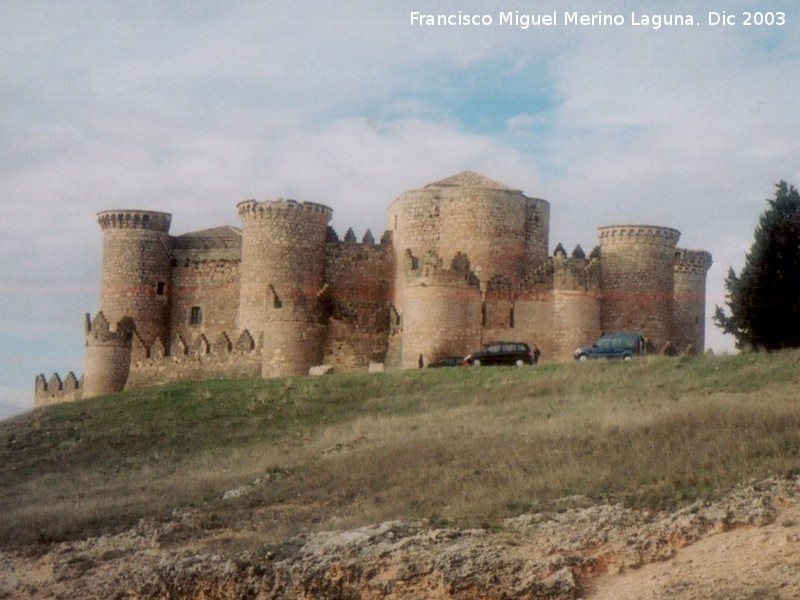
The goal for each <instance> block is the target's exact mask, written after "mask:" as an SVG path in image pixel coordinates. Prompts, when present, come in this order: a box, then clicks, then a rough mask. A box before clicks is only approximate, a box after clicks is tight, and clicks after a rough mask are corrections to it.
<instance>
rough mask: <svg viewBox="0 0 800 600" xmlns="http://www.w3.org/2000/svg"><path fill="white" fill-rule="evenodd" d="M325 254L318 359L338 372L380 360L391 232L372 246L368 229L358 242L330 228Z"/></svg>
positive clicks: (383, 346)
mask: <svg viewBox="0 0 800 600" xmlns="http://www.w3.org/2000/svg"><path fill="white" fill-rule="evenodd" d="M326 258H327V260H326V265H325V282H326V286H327V288H326V290H325V295H324V302H325V304H326V313H327V316H328V330H327V334H326V337H325V342H324V347H323V362H324V363H325V364H330V365H333V366H334V367H335V368H337V370H354V369H358V368H366V367H367V365H368V364H369V363H370V362H384V360H385V356H386V346H387V343H388V337H389V327H390V318H391V302H392V290H393V287H392V286H393V278H394V253H393V249H392V243H391V234H389V233H386V234H384V236H383V237H382V238H381V241H380V243H379V244H376V243H375V240H374V238H373V236H372V233H371V232H370V231H369V230H368V231H367V232H366V233H365V234H364V237H363V239H362V241H361V243H357V242H356V237H355V235H354V234H353V232H352V230H348V232H347V234H346V235H345V238H344V240H343V241H340V240H339V239H338V236H337V235H336V234H335V232H333V230H329V233H328V247H327V252H326Z"/></svg>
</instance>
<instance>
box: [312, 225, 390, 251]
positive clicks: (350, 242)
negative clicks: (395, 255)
mask: <svg viewBox="0 0 800 600" xmlns="http://www.w3.org/2000/svg"><path fill="white" fill-rule="evenodd" d="M326 240H327V242H328V244H338V245H342V246H344V245H346V246H362V247H367V248H369V247H371V246H390V245H391V243H392V232H391V231H384V232H383V235H382V236H381V239H380V240H379V241H378V242H377V243H376V241H375V236H374V235H373V234H372V230H370V229H367V230H366V231H365V232H364V235H363V236H362V237H361V241H360V242H359V241H358V236H356V233H355V231H353V228H352V227H348V229H347V231H346V232H345V234H344V238H340V237H339V234H338V233H337V232H336V230H335V229H334V228H333V227H331V226H330V225H328V229H327V232H326Z"/></svg>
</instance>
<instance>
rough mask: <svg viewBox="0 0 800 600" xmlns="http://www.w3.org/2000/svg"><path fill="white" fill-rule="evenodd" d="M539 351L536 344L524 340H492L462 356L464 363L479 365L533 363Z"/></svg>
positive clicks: (539, 353) (519, 365) (536, 360)
mask: <svg viewBox="0 0 800 600" xmlns="http://www.w3.org/2000/svg"><path fill="white" fill-rule="evenodd" d="M540 355H541V352H540V351H539V348H537V347H536V346H533V348H531V346H529V345H528V344H526V343H524V342H492V343H491V344H486V345H485V346H484V347H483V348H481V349H480V350H478V351H477V352H473V353H472V354H469V355H467V356H466V357H464V364H465V365H472V366H473V367H480V366H481V365H516V366H518V367H521V366H522V365H535V364H536V363H537V362H539V356H540Z"/></svg>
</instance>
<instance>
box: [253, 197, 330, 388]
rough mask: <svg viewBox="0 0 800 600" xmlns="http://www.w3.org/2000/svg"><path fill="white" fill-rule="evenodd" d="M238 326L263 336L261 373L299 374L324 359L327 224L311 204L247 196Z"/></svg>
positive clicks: (322, 209)
mask: <svg viewBox="0 0 800 600" xmlns="http://www.w3.org/2000/svg"><path fill="white" fill-rule="evenodd" d="M237 209H238V212H239V218H240V219H241V220H242V266H241V285H240V291H239V312H238V317H237V326H238V328H239V329H240V330H243V329H247V330H248V331H250V333H251V334H252V335H253V336H254V338H256V339H260V340H261V344H262V348H263V350H262V355H263V368H262V374H263V375H264V376H265V377H269V376H278V375H288V374H303V373H307V372H308V369H309V367H311V366H313V365H314V364H319V362H320V361H321V359H322V340H323V334H324V321H325V316H326V315H325V314H324V311H323V308H324V307H323V305H322V303H321V302H320V298H321V297H322V295H323V294H324V283H325V281H324V278H325V249H326V240H327V227H328V222H329V221H330V218H331V215H332V211H331V209H330V208H328V207H327V206H323V205H321V204H315V203H312V202H302V203H301V202H296V201H294V200H275V201H264V202H256V201H255V200H246V201H244V202H240V203H239V204H238V205H237Z"/></svg>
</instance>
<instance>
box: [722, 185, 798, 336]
mask: <svg viewBox="0 0 800 600" xmlns="http://www.w3.org/2000/svg"><path fill="white" fill-rule="evenodd" d="M775 188H776V189H775V198H774V199H772V200H767V202H768V204H769V207H768V208H767V210H765V211H764V213H763V214H762V215H761V217H760V218H759V221H758V225H757V226H756V230H755V236H754V238H755V239H754V241H753V245H752V246H751V247H750V251H749V252H748V253H747V255H746V256H745V264H744V267H743V268H742V271H741V273H739V274H738V275H737V274H736V273H735V272H734V270H733V269H732V268H731V269H729V270H728V275H727V277H726V278H725V288H726V289H727V291H728V294H727V300H726V304H727V307H728V311H729V313H730V314H728V312H726V311H725V309H723V308H721V307H719V306H717V307H716V310H715V312H714V322H715V323H716V325H717V326H718V327H720V328H721V329H722V330H723V331H724V332H725V333H730V334H732V335H733V336H734V337H735V338H736V347H737V348H740V349H753V350H779V349H781V348H794V347H800V194H798V192H797V190H796V189H795V188H794V186H791V185H789V184H787V183H786V182H785V181H781V182H780V183H778V184H777V185H776V186H775Z"/></svg>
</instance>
